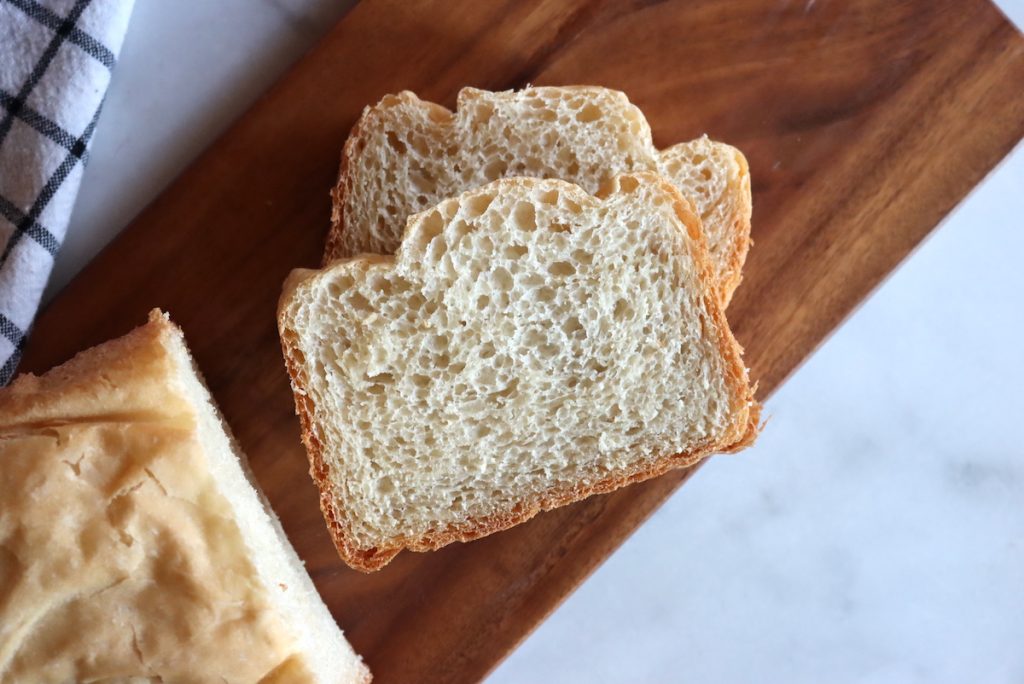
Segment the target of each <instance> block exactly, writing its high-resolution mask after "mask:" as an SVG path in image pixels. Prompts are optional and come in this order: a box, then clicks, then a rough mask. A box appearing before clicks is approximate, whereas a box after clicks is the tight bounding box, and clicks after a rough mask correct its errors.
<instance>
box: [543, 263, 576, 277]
mask: <svg viewBox="0 0 1024 684" xmlns="http://www.w3.org/2000/svg"><path fill="white" fill-rule="evenodd" d="M548 273H550V274H551V275H553V276H561V277H563V278H564V277H567V276H571V275H573V274H574V273H576V267H575V266H573V265H572V264H570V263H569V262H568V261H556V262H555V263H553V264H550V265H549V266H548Z"/></svg>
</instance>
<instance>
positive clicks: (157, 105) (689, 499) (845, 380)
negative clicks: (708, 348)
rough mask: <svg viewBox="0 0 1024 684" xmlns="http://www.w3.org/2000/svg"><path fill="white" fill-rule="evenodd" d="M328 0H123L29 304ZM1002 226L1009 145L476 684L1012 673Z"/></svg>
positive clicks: (1020, 184)
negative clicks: (46, 271) (68, 209)
mask: <svg viewBox="0 0 1024 684" xmlns="http://www.w3.org/2000/svg"><path fill="white" fill-rule="evenodd" d="M350 4H351V2H335V1H332V0H263V1H262V2H252V0H219V1H218V2H216V3H211V2H208V1H207V0H179V1H177V2H174V3H170V2H164V1H163V0H137V2H136V9H135V13H134V15H133V17H132V22H131V25H130V27H129V31H128V36H127V38H126V40H125V43H124V47H123V50H122V53H121V58H120V62H119V64H118V66H117V68H116V70H115V73H114V79H113V84H112V87H111V90H110V92H109V94H108V98H107V104H106V108H105V111H104V114H103V117H102V119H101V120H100V124H99V128H98V130H97V133H96V137H95V141H94V146H93V149H92V155H91V163H90V166H89V167H88V169H87V171H86V174H85V177H84V180H83V183H82V189H81V194H80V196H79V200H78V204H77V206H76V210H75V214H74V216H73V217H72V220H71V226H70V228H69V231H68V239H67V243H66V245H65V246H64V248H63V250H62V252H61V254H60V256H59V258H58V260H57V265H56V268H55V272H54V276H53V280H52V283H51V285H50V288H49V293H50V295H52V293H53V292H54V291H56V289H58V288H60V287H62V286H63V285H64V284H66V283H67V281H68V280H69V279H70V278H71V277H72V276H73V275H74V274H75V273H76V272H77V271H78V270H79V269H80V268H81V267H82V265H83V264H84V263H85V262H86V261H88V259H89V258H91V257H92V256H93V255H94V254H95V253H96V252H97V251H98V250H99V249H100V248H101V247H102V246H103V245H104V244H106V242H108V241H109V240H110V239H111V238H112V237H113V236H114V235H115V234H116V233H117V231H118V230H120V229H121V228H122V227H123V226H124V225H125V224H126V223H127V222H128V221H129V220H130V219H131V218H132V217H133V216H134V215H135V214H136V213H137V212H138V211H139V210H140V209H141V208H142V207H143V206H144V205H145V204H146V203H147V202H149V201H150V200H151V199H152V198H153V197H154V196H155V195H156V194H157V193H159V191H160V190H161V189H162V188H163V187H164V186H166V185H167V183H168V182H170V180H171V179H172V178H173V177H174V176H175V175H177V174H178V173H179V172H180V171H181V170H182V169H183V168H184V167H185V165H187V164H188V162H189V161H190V160H192V159H193V158H194V157H195V156H196V155H197V154H198V153H199V152H200V151H201V150H202V149H203V148H204V147H205V146H206V145H207V144H208V143H209V142H211V141H212V140H213V139H214V138H215V137H216V136H217V135H218V134H219V133H220V132H221V131H222V130H223V129H224V128H225V127H226V126H227V125H228V124H229V123H230V121H231V120H232V119H234V118H235V117H236V116H238V115H239V114H241V113H242V112H243V111H244V110H245V109H246V108H247V107H248V106H249V104H250V103H251V102H252V101H253V100H254V99H255V97H257V96H258V95H259V93H261V92H262V91H263V90H264V89H265V88H266V87H267V86H269V85H270V84H271V83H272V82H273V81H274V80H275V79H276V78H277V76H278V75H279V74H280V73H282V72H283V71H284V69H285V68H286V67H287V65H288V64H290V63H291V62H292V61H294V60H295V59H296V58H297V57H298V56H299V55H300V54H301V53H302V52H303V51H305V50H306V49H307V48H308V47H310V46H311V45H312V43H313V42H314V41H315V40H316V39H317V38H318V37H319V36H320V35H321V34H322V33H323V32H325V31H326V30H327V28H328V27H329V26H330V25H331V24H332V23H333V22H334V21H335V20H336V19H337V18H338V17H340V16H341V15H342V14H343V12H344V10H345V9H346V8H347V7H348V6H349V5H350ZM998 4H999V5H1000V6H1001V7H1003V8H1004V10H1005V11H1007V13H1008V14H1009V15H1010V16H1011V18H1013V19H1014V20H1015V21H1016V22H1017V24H1018V26H1019V25H1021V24H1022V23H1024V0H1000V2H998ZM979 125H983V123H979ZM1021 217H1024V149H1022V148H1018V149H1017V151H1016V152H1015V153H1014V154H1013V155H1011V157H1010V158H1009V159H1008V160H1007V161H1006V162H1005V163H1004V164H1003V165H1002V166H1001V167H1000V168H999V169H998V170H997V171H996V172H995V173H994V174H993V175H992V176H991V177H990V178H989V179H988V180H987V181H986V182H985V183H984V184H982V186H980V187H979V188H978V189H977V190H976V191H975V192H974V193H973V194H972V195H971V196H970V197H969V198H968V199H967V200H966V201H965V202H964V203H963V205H962V206H961V207H960V208H959V209H958V210H957V211H956V212H955V213H954V214H953V215H951V216H950V217H949V219H948V220H947V221H946V222H945V224H944V225H943V226H942V227H941V228H940V229H939V230H938V231H937V232H936V233H935V234H934V235H933V236H932V237H931V238H930V239H929V240H928V241H927V242H926V243H925V244H924V245H923V246H922V247H921V248H920V249H919V250H918V252H917V253H916V254H915V255H914V256H912V257H911V258H910V259H909V261H908V262H907V263H906V264H905V265H904V266H902V267H901V268H900V269H899V270H898V271H897V272H896V273H895V274H894V275H893V276H892V277H891V278H890V279H889V280H888V281H887V282H886V283H885V284H884V285H883V286H882V287H881V288H880V289H879V290H878V291H877V292H876V293H875V294H874V295H873V296H872V297H871V298H870V299H869V300H868V302H867V303H866V304H865V305H864V306H863V307H862V308H861V309H860V310H859V311H858V312H857V313H856V314H855V315H854V316H853V317H852V318H851V319H850V320H849V321H848V322H847V323H846V324H845V325H844V326H843V327H842V328H841V329H840V330H839V331H838V332H837V333H836V334H835V335H834V336H833V337H832V338H831V339H830V340H829V341H828V342H827V343H826V344H825V345H824V346H823V347H822V349H821V350H820V351H819V352H818V353H817V354H816V355H815V356H814V357H812V358H811V360H810V361H808V362H807V364H806V365H805V366H804V367H803V368H802V369H801V370H800V371H799V372H797V373H796V375H795V376H794V377H793V378H792V379H791V380H790V381H789V382H788V383H787V384H786V385H785V386H784V387H783V388H782V389H781V390H780V391H779V392H778V393H777V394H776V395H775V397H774V398H773V399H772V400H771V402H770V403H769V406H768V411H769V413H770V415H771V416H772V420H771V422H770V423H769V425H768V428H767V429H766V430H765V432H764V434H763V436H762V437H761V439H760V441H759V443H758V444H757V446H756V447H754V448H753V449H751V450H749V451H747V452H744V453H743V454H742V455H738V456H732V457H720V458H716V459H714V460H713V461H712V462H711V463H710V464H708V465H707V466H706V467H705V468H703V469H701V471H700V473H699V474H698V475H697V476H696V477H695V478H694V479H693V480H692V481H691V482H690V483H688V484H687V485H686V487H684V488H683V489H681V490H680V491H679V493H677V494H676V495H675V496H674V497H673V498H672V499H671V500H670V501H669V502H668V504H667V505H665V506H664V507H663V508H662V509H661V510H660V511H659V512H658V513H657V514H656V515H655V516H654V517H653V518H652V519H651V520H650V521H649V522H648V523H647V524H646V525H644V526H643V528H642V529H641V530H640V531H639V532H638V533H637V534H636V535H635V536H634V537H633V538H632V539H630V540H629V541H628V542H627V543H626V544H625V545H624V546H623V547H622V548H621V549H620V550H619V551H618V552H617V553H616V554H615V555H614V556H612V558H611V559H610V560H609V561H608V562H607V563H606V564H605V565H604V566H603V567H601V568H600V570H599V571H598V572H597V573H596V574H595V575H594V577H593V578H591V579H590V580H589V581H588V582H587V583H586V584H584V586H583V587H582V588H581V589H580V590H579V591H578V592H576V593H575V594H574V595H573V596H572V597H570V599H569V600H568V601H567V602H566V604H565V605H564V606H563V607H562V608H561V609H560V610H558V611H557V612H556V613H555V615H554V616H552V617H551V618H550V619H549V620H548V621H547V622H546V623H545V624H544V625H543V626H541V628H540V629H539V630H538V631H537V632H536V633H535V634H533V635H532V636H531V637H530V638H529V639H527V641H526V642H525V644H524V645H523V646H522V647H521V648H520V649H519V650H518V651H516V652H515V653H514V654H513V655H512V656H511V657H510V658H509V659H508V661H506V662H505V663H504V664H502V665H501V666H500V667H499V668H498V670H497V671H496V672H495V673H494V674H493V676H492V677H491V680H490V681H491V682H493V683H494V684H499V683H500V684H505V683H513V682H540V681H544V682H683V681H686V682H762V681H763V682H779V681H785V682H820V681H828V682H964V681H983V682H1021V681H1024V646H1022V644H1024V585H1022V581H1024V447H1022V445H1021V441H1020V438H1019V437H1018V433H1019V425H1018V422H1017V421H1019V420H1020V416H1021V414H1022V413H1024V399H1022V396H1021V390H1020V388H1021V387H1024V362H1022V358H1021V346H1020V339H1021V337H1022V336H1024V305H1022V302H1021V299H1022V295H1024V271H1022V269H1021V267H1020V255H1021V254H1024V219H1022V218H1021ZM755 220H756V215H755Z"/></svg>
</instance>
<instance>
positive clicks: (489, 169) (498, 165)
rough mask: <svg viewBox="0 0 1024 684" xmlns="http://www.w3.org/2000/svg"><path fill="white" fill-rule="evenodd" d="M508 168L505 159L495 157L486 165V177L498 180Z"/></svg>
mask: <svg viewBox="0 0 1024 684" xmlns="http://www.w3.org/2000/svg"><path fill="white" fill-rule="evenodd" d="M507 170H508V164H507V163H506V162H505V161H503V160H501V159H495V160H493V161H491V162H489V163H488V164H487V166H485V167H484V178H486V179H487V180H489V181H493V180H498V179H499V178H501V177H502V176H503V175H505V171H507Z"/></svg>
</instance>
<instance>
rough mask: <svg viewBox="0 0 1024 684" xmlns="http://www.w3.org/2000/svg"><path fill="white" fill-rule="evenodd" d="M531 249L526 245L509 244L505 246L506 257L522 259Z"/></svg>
mask: <svg viewBox="0 0 1024 684" xmlns="http://www.w3.org/2000/svg"><path fill="white" fill-rule="evenodd" d="M529 251H530V249H529V247H527V246H526V245H509V246H508V247H506V248H505V252H504V254H505V258H506V259H520V258H522V257H524V256H526V253H527V252H529Z"/></svg>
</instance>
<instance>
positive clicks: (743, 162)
mask: <svg viewBox="0 0 1024 684" xmlns="http://www.w3.org/2000/svg"><path fill="white" fill-rule="evenodd" d="M732 151H733V152H734V153H735V155H736V163H737V164H738V165H739V167H740V172H739V175H738V177H737V179H736V183H737V185H738V188H737V189H736V191H735V192H734V196H735V197H737V198H738V199H739V201H740V206H739V208H738V209H737V211H736V212H735V213H734V214H733V224H732V231H731V233H732V248H731V249H730V250H729V264H728V268H727V269H726V270H725V271H724V272H723V273H722V274H721V275H720V276H719V277H720V278H721V282H720V283H719V298H720V300H721V303H722V309H723V310H724V309H726V308H728V306H729V302H730V301H732V295H733V293H734V292H736V288H737V287H739V286H740V282H741V281H742V280H743V264H744V263H746V261H747V253H748V252H749V251H750V246H751V245H752V244H754V242H753V240H751V239H750V227H751V226H750V218H751V215H752V213H753V200H752V197H751V192H750V165H749V164H748V163H747V158H746V157H745V156H743V153H742V152H740V151H739V150H737V149H736V148H735V147H733V148H732Z"/></svg>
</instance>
